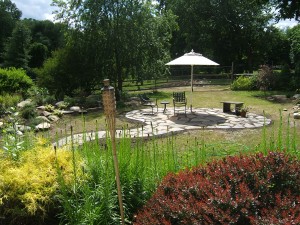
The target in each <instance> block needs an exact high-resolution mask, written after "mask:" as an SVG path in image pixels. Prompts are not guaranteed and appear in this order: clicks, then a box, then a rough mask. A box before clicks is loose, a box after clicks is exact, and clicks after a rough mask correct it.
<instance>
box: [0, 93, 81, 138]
mask: <svg viewBox="0 0 300 225" xmlns="http://www.w3.org/2000/svg"><path fill="white" fill-rule="evenodd" d="M28 104H33V102H32V100H30V99H27V100H25V101H22V102H20V103H18V104H17V110H21V109H22V108H24V107H25V106H26V105H28ZM63 105H66V104H65V103H64V102H63V101H61V102H57V103H56V104H55V105H54V106H52V105H48V106H38V107H36V109H35V110H36V113H37V115H38V116H37V117H36V118H35V119H36V121H40V123H38V124H37V125H36V126H34V127H30V126H26V125H24V124H15V125H14V128H12V129H14V131H11V132H16V133H17V134H18V135H23V133H24V132H26V131H31V130H33V129H34V131H37V132H38V131H46V130H49V129H51V125H52V124H53V123H55V122H57V121H58V120H60V116H62V115H65V114H76V113H80V114H82V113H86V112H87V111H86V110H83V109H82V108H80V107H79V106H72V107H70V108H69V109H68V110H65V109H62V108H64V107H62V106H63ZM49 106H51V107H49ZM4 126H5V120H2V121H0V129H1V128H3V127H4Z"/></svg>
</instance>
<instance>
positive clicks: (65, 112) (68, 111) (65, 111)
mask: <svg viewBox="0 0 300 225" xmlns="http://www.w3.org/2000/svg"><path fill="white" fill-rule="evenodd" d="M61 112H62V114H72V113H74V111H71V110H62V111H61Z"/></svg>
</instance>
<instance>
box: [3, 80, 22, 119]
mask: <svg viewBox="0 0 300 225" xmlns="http://www.w3.org/2000/svg"><path fill="white" fill-rule="evenodd" d="M0 85H1V84H0ZM21 99H22V97H21V96H20V95H18V94H4V95H0V117H1V115H2V114H4V113H5V112H6V110H7V109H8V108H10V107H16V106H17V104H18V103H19V102H20V101H21Z"/></svg>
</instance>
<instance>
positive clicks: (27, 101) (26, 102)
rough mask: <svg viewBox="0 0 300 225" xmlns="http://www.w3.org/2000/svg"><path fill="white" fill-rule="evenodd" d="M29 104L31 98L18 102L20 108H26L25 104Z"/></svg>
mask: <svg viewBox="0 0 300 225" xmlns="http://www.w3.org/2000/svg"><path fill="white" fill-rule="evenodd" d="M29 104H31V99H27V100H25V101H22V102H19V103H18V104H17V106H18V107H19V108H24V107H25V105H29Z"/></svg>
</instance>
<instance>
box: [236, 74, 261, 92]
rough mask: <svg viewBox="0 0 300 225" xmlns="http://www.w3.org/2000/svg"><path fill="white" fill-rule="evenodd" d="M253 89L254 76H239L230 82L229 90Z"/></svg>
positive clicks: (254, 86)
mask: <svg viewBox="0 0 300 225" xmlns="http://www.w3.org/2000/svg"><path fill="white" fill-rule="evenodd" d="M254 89H256V76H252V77H245V76H240V77H238V78H237V79H236V80H234V81H233V83H232V84H231V90H233V91H247V90H254Z"/></svg>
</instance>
